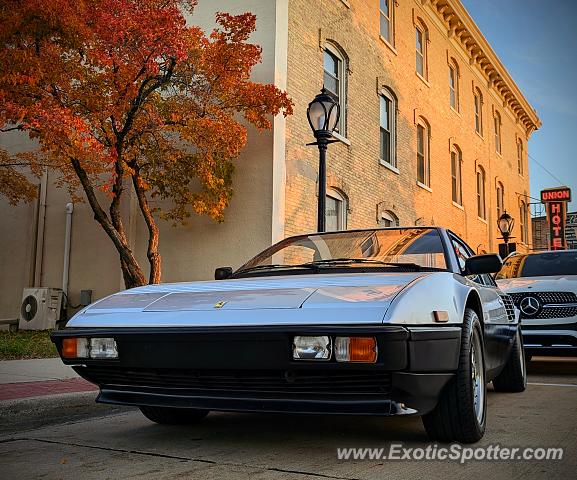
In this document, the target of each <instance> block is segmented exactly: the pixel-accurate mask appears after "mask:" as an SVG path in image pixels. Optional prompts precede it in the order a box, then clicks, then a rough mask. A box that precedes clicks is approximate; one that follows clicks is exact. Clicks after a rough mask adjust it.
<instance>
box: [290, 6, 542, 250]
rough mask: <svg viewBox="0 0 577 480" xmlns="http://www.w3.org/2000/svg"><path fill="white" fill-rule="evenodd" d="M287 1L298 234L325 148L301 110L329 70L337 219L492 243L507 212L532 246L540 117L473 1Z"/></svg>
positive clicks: (482, 246) (306, 222)
mask: <svg viewBox="0 0 577 480" xmlns="http://www.w3.org/2000/svg"><path fill="white" fill-rule="evenodd" d="M288 7H289V8H288V10H289V28H288V37H289V42H288V82H287V87H288V91H289V93H290V95H291V96H292V98H293V100H294V101H295V104H296V109H295V115H294V116H293V117H291V118H289V119H288V120H287V137H286V142H287V149H286V169H287V184H286V222H285V231H286V233H287V234H288V233H290V234H292V233H297V232H301V231H305V230H310V229H311V228H313V227H314V218H315V216H314V209H315V206H316V202H315V201H314V195H315V191H316V175H317V173H316V170H317V157H316V152H315V151H314V149H311V148H310V147H305V146H304V145H305V143H306V142H307V141H308V139H310V131H309V127H308V125H307V124H306V122H303V121H302V119H303V118H304V116H305V109H306V106H307V103H308V102H309V101H310V100H311V99H312V98H313V97H314V95H315V94H316V93H317V91H318V89H319V85H320V84H321V82H322V81H323V76H324V84H325V86H326V87H327V88H329V90H332V91H333V92H334V93H335V94H336V95H338V96H339V98H340V100H341V105H344V110H345V119H344V120H343V121H341V125H339V135H337V138H339V139H340V140H341V142H339V143H337V144H334V145H331V146H330V147H329V161H328V179H329V180H328V183H329V188H330V189H331V194H330V195H331V197H332V198H330V199H328V200H329V202H330V204H331V205H332V206H333V209H332V210H333V211H332V212H331V213H333V214H334V215H335V217H336V218H335V219H334V221H333V222H331V223H332V224H336V225H338V226H339V227H345V226H346V227H348V228H359V227H366V226H372V225H377V224H380V225H389V224H391V223H398V224H400V225H415V224H435V225H443V226H446V227H449V228H451V229H453V230H454V231H455V232H456V233H458V234H460V235H462V236H463V237H464V238H465V239H467V241H468V242H469V243H470V244H471V246H472V247H473V248H474V249H475V248H476V249H477V250H478V251H489V250H496V248H497V236H498V231H497V229H496V220H497V218H498V217H499V215H500V214H501V213H502V212H503V211H504V210H505V209H507V210H508V211H509V212H510V213H511V214H512V215H513V216H515V217H516V218H517V225H519V227H518V229H517V232H515V233H516V234H517V237H518V239H519V241H520V242H519V243H520V249H526V248H528V247H529V243H530V236H529V234H528V232H530V225H529V223H530V222H529V218H528V217H529V215H528V213H527V212H528V208H527V202H526V198H527V197H526V196H527V195H528V192H529V178H528V165H527V141H528V139H529V136H530V135H531V133H532V132H533V131H534V130H535V129H536V128H538V127H539V125H540V123H539V119H538V117H537V115H536V114H535V112H534V111H533V109H532V108H531V106H530V105H529V104H528V103H527V101H526V99H525V98H524V97H523V95H522V93H521V92H520V91H519V89H518V87H517V86H516V85H515V83H514V82H513V80H512V79H511V77H510V76H509V74H508V73H507V71H506V70H505V68H504V67H503V65H502V64H501V62H500V61H499V59H498V58H497V57H496V55H495V53H494V52H493V50H492V49H491V47H490V46H489V45H488V43H487V42H486V40H485V39H484V37H483V35H482V34H481V32H480V31H479V30H478V28H477V27H476V25H475V24H474V22H473V21H472V19H471V18H470V17H469V15H468V14H467V12H466V11H465V9H464V8H463V6H462V5H461V3H460V2H459V1H452V0H449V1H446V0H443V1H414V0H404V1H397V2H395V1H393V0H386V1H385V0H382V1H380V2H378V1H353V0H351V1H348V2H347V1H342V0H339V1H323V2H309V1H306V0H294V1H289V5H288ZM311 79H317V80H316V81H312V80H311Z"/></svg>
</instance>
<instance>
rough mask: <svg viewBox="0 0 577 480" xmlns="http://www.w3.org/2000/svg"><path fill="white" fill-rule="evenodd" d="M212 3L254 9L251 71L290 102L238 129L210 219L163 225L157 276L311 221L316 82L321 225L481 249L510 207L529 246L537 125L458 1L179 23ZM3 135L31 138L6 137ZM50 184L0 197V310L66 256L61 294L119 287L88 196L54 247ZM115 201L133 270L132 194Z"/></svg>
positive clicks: (493, 238)
mask: <svg viewBox="0 0 577 480" xmlns="http://www.w3.org/2000/svg"><path fill="white" fill-rule="evenodd" d="M216 11H227V12H230V13H242V12H245V11H251V12H254V13H255V14H256V15H257V31H256V32H255V33H254V35H253V37H252V41H253V42H254V43H257V44H259V45H261V46H262V48H263V61H262V63H261V64H260V65H257V66H256V68H255V70H254V72H253V78H254V79H255V80H256V81H259V82H266V83H275V84H276V85H277V86H279V87H280V88H282V89H286V90H288V93H289V95H290V96H291V97H292V99H293V101H294V103H295V111H294V115H293V116H292V117H289V118H288V119H284V118H275V120H274V126H273V129H272V130H271V131H269V132H265V133H258V132H256V131H254V130H252V129H251V130H249V140H248V144H247V147H246V148H245V150H244V151H243V153H242V155H241V157H240V158H239V159H238V161H237V167H236V173H235V180H234V188H235V195H234V197H233V199H232V203H231V205H230V207H229V208H228V210H227V212H226V218H225V222H224V223H223V224H215V223H213V222H211V221H210V220H208V219H206V218H193V219H192V221H191V222H190V223H189V224H188V225H187V226H185V227H180V228H178V229H174V228H172V227H171V226H170V225H169V224H164V223H161V224H160V229H161V233H160V253H161V255H162V257H163V280H164V281H184V280H194V279H208V278H210V277H211V276H212V272H213V269H214V268H215V267H216V266H220V265H232V266H235V267H237V266H239V265H240V264H241V263H243V262H244V261H245V260H246V259H247V258H248V257H250V256H252V255H254V254H256V253H257V252H258V251H259V250H261V249H262V248H264V247H266V246H268V245H270V243H271V242H275V241H277V240H279V239H281V238H284V237H285V236H287V235H292V234H296V233H300V232H307V231H311V230H314V229H315V228H316V205H317V193H316V192H317V167H318V152H317V151H316V149H315V148H314V147H307V146H305V144H306V143H308V142H310V141H311V139H312V134H311V132H310V129H309V126H308V123H307V120H306V108H307V105H308V103H309V102H310V101H311V100H312V99H313V98H314V96H315V95H316V94H317V93H318V92H319V90H320V88H321V86H322V85H323V83H324V85H325V86H326V87H327V88H328V89H329V90H331V91H332V92H333V93H334V94H335V95H336V96H338V97H339V100H340V103H341V106H342V109H343V115H342V117H341V122H340V124H339V129H338V130H339V131H338V133H337V134H336V135H335V136H336V138H337V139H339V140H340V141H339V142H337V143H334V144H331V145H330V146H329V150H328V167H327V170H328V198H327V206H328V210H327V225H328V226H329V227H330V228H333V229H337V228H338V229H344V228H362V227H374V226H377V225H380V226H387V225H395V224H400V225H415V224H418V225H425V224H435V225H442V226H446V227H449V228H451V229H453V230H454V231H455V232H456V233H458V234H460V235H461V236H463V237H464V238H465V239H466V240H467V241H468V242H469V243H470V245H471V246H472V247H473V248H474V249H477V250H478V251H491V250H495V249H496V244H497V229H496V219H497V218H498V216H499V215H500V213H501V212H502V211H504V210H505V209H507V210H508V211H509V212H510V213H511V214H512V215H513V216H515V217H516V220H517V225H518V227H516V230H517V231H516V232H514V234H515V235H516V236H517V239H518V243H519V244H520V245H519V249H527V248H529V243H530V236H529V234H528V232H530V231H531V230H530V221H529V218H528V217H529V216H528V214H527V204H526V202H525V198H527V197H526V195H528V194H529V177H528V174H529V172H528V165H527V141H528V139H529V136H530V135H531V134H532V132H533V131H534V130H535V129H537V128H538V127H539V126H540V121H539V119H538V117H537V115H536V113H535V112H534V110H533V109H532V108H531V106H530V105H529V103H528V102H527V100H526V99H525V98H524V97H523V94H522V93H521V92H520V90H519V88H518V87H517V86H516V85H515V83H514V81H513V80H512V78H511V77H510V75H509V74H508V73H507V71H506V69H505V67H504V66H503V65H502V64H501V62H500V61H499V59H498V58H497V56H496V55H495V53H494V52H493V50H492V49H491V47H490V45H489V44H488V43H487V41H486V40H485V38H484V37H483V35H482V33H481V32H480V31H479V29H478V28H477V26H476V25H475V23H474V22H473V20H472V19H471V18H470V16H469V15H468V14H467V12H466V11H465V9H464V8H463V6H462V5H461V3H460V1H459V0H397V1H395V0H380V1H379V0H348V1H346V0H322V1H321V0H317V1H310V0H227V1H224V0H210V1H209V0H200V1H199V5H198V7H197V10H196V12H195V15H194V18H192V19H191V22H194V23H196V24H199V25H203V26H205V27H206V29H207V30H208V29H210V28H212V26H213V25H214V13H215V12H216ZM0 144H1V146H2V147H3V148H8V149H10V150H13V151H15V150H22V149H26V148H29V146H30V144H29V143H28V142H27V141H26V140H23V139H22V137H19V136H17V135H15V134H14V135H3V136H0ZM53 181H54V176H53V174H52V173H51V172H46V174H45V176H44V178H43V179H42V183H41V189H40V196H39V199H38V202H37V203H36V204H30V205H21V206H19V207H16V208H14V207H10V206H9V205H8V204H7V202H5V201H4V200H2V199H0V215H1V218H2V227H1V228H2V229H1V231H0V289H1V291H2V296H0V317H10V316H15V314H16V312H18V308H19V305H20V298H21V292H22V288H23V287H26V286H50V287H60V286H61V284H62V278H63V273H64V272H63V269H64V265H69V267H68V268H69V291H68V296H69V297H70V300H71V303H72V304H75V303H78V300H79V294H80V290H82V289H92V290H93V292H94V297H93V298H100V297H102V296H104V295H106V294H109V293H112V292H115V291H117V290H120V289H122V288H123V283H122V277H121V274H120V269H119V267H118V255H117V253H116V251H115V250H114V249H113V247H112V244H111V242H110V241H109V240H108V238H107V237H106V235H105V234H104V233H103V232H102V231H101V229H100V228H99V227H98V226H97V225H96V223H95V222H94V220H93V215H92V214H91V211H90V209H89V207H88V206H87V205H86V204H76V205H74V211H73V220H72V229H71V234H70V235H71V238H70V240H71V249H70V258H69V260H70V261H69V262H67V259H65V258H64V255H65V254H64V244H65V238H64V236H65V223H66V205H67V203H68V202H70V198H68V195H67V193H66V192H65V191H63V190H61V189H57V188H55V186H54V185H53ZM122 209H123V216H124V219H125V224H126V225H128V226H129V228H128V236H129V238H130V241H131V245H132V247H133V250H134V252H135V254H136V256H137V258H138V259H139V260H140V261H141V262H142V264H143V265H146V256H145V253H146V235H145V234H144V233H145V231H146V226H145V225H144V224H143V222H142V220H141V218H140V217H139V216H138V215H137V209H136V208H135V205H134V199H133V198H129V199H128V201H127V202H126V203H125V204H124V205H123V206H122ZM70 214H71V213H70V211H69V215H70ZM95 258H98V262H94V261H93V259H95Z"/></svg>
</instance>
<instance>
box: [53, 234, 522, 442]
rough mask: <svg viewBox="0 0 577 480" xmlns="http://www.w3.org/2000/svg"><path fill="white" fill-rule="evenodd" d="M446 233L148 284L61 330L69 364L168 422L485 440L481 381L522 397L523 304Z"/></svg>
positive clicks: (318, 240) (362, 238)
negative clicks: (319, 423) (348, 420)
mask: <svg viewBox="0 0 577 480" xmlns="http://www.w3.org/2000/svg"><path fill="white" fill-rule="evenodd" d="M500 268H501V259H500V258H499V256H497V255H476V256H475V255H473V252H472V250H471V249H470V248H469V247H468V246H467V245H466V244H465V242H463V241H462V240H461V239H460V238H458V237H457V236H456V235H454V234H453V233H451V232H450V231H447V230H444V229H441V228H423V227H411V228H393V229H378V230H374V229H373V230H356V231H346V232H331V233H314V234H310V235H299V236H295V237H291V238H287V239H286V240H283V241H281V242H279V243H277V244H276V245H273V246H272V247H270V248H268V249H266V250H265V251H263V252H262V253H260V254H259V255H257V256H256V257H254V258H253V259H252V260H250V261H249V262H248V263H246V264H245V265H243V266H242V267H240V268H239V269H238V270H236V271H233V270H232V269H230V268H226V267H224V268H218V269H217V270H216V272H215V278H216V279H217V280H216V281H210V282H206V281H205V282H190V283H178V284H161V285H149V286H145V287H140V288H134V289H130V290H126V291H124V292H120V293H117V294H115V295H112V296H110V297H107V298H104V299H102V300H100V301H98V302H96V303H94V304H92V305H90V306H89V307H87V308H85V309H83V310H81V311H80V312H78V314H76V315H75V316H74V317H73V318H72V319H71V320H70V322H69V323H68V325H67V327H66V328H65V329H64V330H61V331H58V332H55V333H53V336H52V339H53V341H54V342H55V343H56V345H57V347H58V351H59V353H60V355H61V357H62V359H63V361H64V363H66V364H68V365H71V366H73V367H74V369H75V370H76V371H77V372H78V373H79V374H80V375H81V376H82V377H84V378H85V379H87V380H89V381H90V382H92V383H95V384H96V385H98V386H99V387H100V393H99V395H98V398H97V401H99V402H103V403H113V404H122V405H137V406H139V407H140V409H141V410H142V413H143V414H144V415H145V416H146V417H148V418H149V419H150V420H152V421H154V422H158V423H165V424H177V423H194V422H197V421H199V420H201V419H202V418H204V417H205V416H206V415H207V414H208V412H209V411H210V410H222V411H239V412H297V413H312V414H349V415H422V418H423V423H424V426H425V429H426V431H427V433H428V434H429V436H430V437H431V438H432V439H435V440H440V441H460V442H475V441H477V440H479V439H480V438H481V437H482V436H483V433H484V431H485V425H486V418H487V411H486V410H487V394H486V391H487V390H486V385H487V383H488V382H491V381H492V382H493V386H494V388H495V390H498V391H508V392H521V391H523V390H524V389H525V385H526V372H525V358H524V354H523V344H522V337H521V333H520V327H519V320H518V312H517V311H516V310H515V308H514V306H513V302H512V300H511V298H510V297H509V296H508V295H506V294H504V293H503V292H501V291H500V290H499V289H498V287H497V285H496V284H495V282H494V281H493V278H492V277H491V276H490V275H489V274H490V273H494V272H497V271H499V269H500Z"/></svg>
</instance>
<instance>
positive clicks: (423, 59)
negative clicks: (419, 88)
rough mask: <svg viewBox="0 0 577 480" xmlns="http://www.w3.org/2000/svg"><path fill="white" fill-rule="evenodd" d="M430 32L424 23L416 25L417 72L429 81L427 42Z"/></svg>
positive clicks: (419, 22)
mask: <svg viewBox="0 0 577 480" xmlns="http://www.w3.org/2000/svg"><path fill="white" fill-rule="evenodd" d="M428 37H429V32H428V30H427V27H426V25H425V24H424V22H422V21H420V20H419V21H418V23H417V24H416V25H415V53H416V66H415V67H416V71H417V73H418V74H419V75H420V76H421V77H423V78H424V79H425V80H426V79H427V75H428V73H427V40H428Z"/></svg>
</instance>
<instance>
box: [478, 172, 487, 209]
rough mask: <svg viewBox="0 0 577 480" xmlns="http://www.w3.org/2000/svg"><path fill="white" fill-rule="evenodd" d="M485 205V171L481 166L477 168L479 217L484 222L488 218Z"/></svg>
mask: <svg viewBox="0 0 577 480" xmlns="http://www.w3.org/2000/svg"><path fill="white" fill-rule="evenodd" d="M485 205H486V202H485V170H484V169H483V167H481V166H479V167H477V216H478V217H479V218H482V219H483V220H485V219H486V218H487V215H486V211H485Z"/></svg>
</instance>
